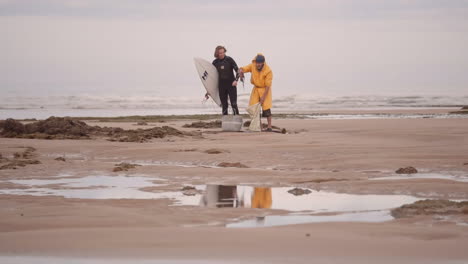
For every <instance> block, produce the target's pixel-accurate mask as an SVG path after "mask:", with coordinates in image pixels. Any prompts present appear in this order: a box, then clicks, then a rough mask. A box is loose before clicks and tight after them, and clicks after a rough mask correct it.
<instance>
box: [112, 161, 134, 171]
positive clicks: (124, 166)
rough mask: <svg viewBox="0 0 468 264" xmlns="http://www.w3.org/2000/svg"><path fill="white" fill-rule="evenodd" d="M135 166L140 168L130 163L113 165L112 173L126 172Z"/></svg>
mask: <svg viewBox="0 0 468 264" xmlns="http://www.w3.org/2000/svg"><path fill="white" fill-rule="evenodd" d="M137 166H141V165H138V164H132V163H128V162H121V163H119V164H115V168H114V169H113V170H112V171H113V172H119V171H128V170H129V169H134V168H136V167H137Z"/></svg>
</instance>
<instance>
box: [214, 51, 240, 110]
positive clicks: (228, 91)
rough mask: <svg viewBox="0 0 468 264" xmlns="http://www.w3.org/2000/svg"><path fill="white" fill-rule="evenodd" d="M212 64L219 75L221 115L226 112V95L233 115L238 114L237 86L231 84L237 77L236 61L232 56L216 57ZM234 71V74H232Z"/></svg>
mask: <svg viewBox="0 0 468 264" xmlns="http://www.w3.org/2000/svg"><path fill="white" fill-rule="evenodd" d="M213 65H214V66H215V67H216V69H217V70H218V75H219V83H218V88H219V99H221V104H222V107H223V115H227V114H228V96H229V100H230V101H231V107H232V112H233V114H234V115H238V114H239V109H238V108H237V87H236V86H232V83H233V82H234V80H238V79H239V75H238V74H237V71H238V69H239V67H237V64H236V62H235V61H234V59H233V58H231V57H229V56H225V57H224V59H216V60H214V61H213ZM234 72H236V75H234Z"/></svg>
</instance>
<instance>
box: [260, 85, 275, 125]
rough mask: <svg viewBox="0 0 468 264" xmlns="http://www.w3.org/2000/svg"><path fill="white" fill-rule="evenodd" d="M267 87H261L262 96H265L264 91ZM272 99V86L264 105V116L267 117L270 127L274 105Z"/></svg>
mask: <svg viewBox="0 0 468 264" xmlns="http://www.w3.org/2000/svg"><path fill="white" fill-rule="evenodd" d="M265 90H266V89H259V92H260V96H263V93H264V92H265ZM272 105H273V104H272V100H271V88H270V91H269V92H268V94H267V96H266V97H265V101H264V102H263V105H262V116H263V117H266V118H267V122H268V128H269V129H271V128H272V118H271V107H272Z"/></svg>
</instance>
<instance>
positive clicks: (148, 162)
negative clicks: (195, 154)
mask: <svg viewBox="0 0 468 264" xmlns="http://www.w3.org/2000/svg"><path fill="white" fill-rule="evenodd" d="M125 162H128V163H133V164H138V165H141V166H167V167H181V168H221V167H219V166H217V165H216V164H206V163H195V162H177V161H157V160H132V161H125Z"/></svg>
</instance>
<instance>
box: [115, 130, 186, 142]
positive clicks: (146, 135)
mask: <svg viewBox="0 0 468 264" xmlns="http://www.w3.org/2000/svg"><path fill="white" fill-rule="evenodd" d="M185 135H187V136H193V135H195V134H194V133H188V132H182V131H180V130H178V129H176V128H173V127H170V126H163V127H153V128H149V129H135V130H122V131H114V132H112V133H109V136H110V138H109V139H108V140H109V141H118V142H141V143H143V142H147V141H149V140H151V139H153V138H165V137H167V136H177V137H183V136H185Z"/></svg>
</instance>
